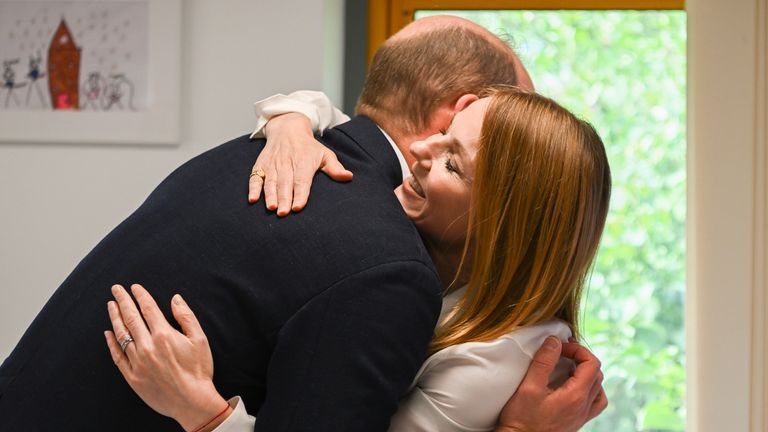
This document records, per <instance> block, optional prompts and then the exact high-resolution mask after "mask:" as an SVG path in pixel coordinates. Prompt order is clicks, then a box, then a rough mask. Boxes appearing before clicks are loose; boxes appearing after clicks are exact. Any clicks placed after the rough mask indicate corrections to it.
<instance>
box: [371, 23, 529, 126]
mask: <svg viewBox="0 0 768 432" xmlns="http://www.w3.org/2000/svg"><path fill="white" fill-rule="evenodd" d="M491 37H492V36H491V35H490V34H489V35H483V34H481V33H480V32H479V31H476V30H472V29H467V28H464V27H461V26H449V27H443V28H438V29H434V30H429V31H425V32H423V33H421V34H418V35H415V36H406V37H399V38H394V39H390V40H388V41H387V42H385V43H384V44H383V45H382V46H381V47H380V48H379V49H378V50H377V51H376V54H375V55H374V57H373V61H372V62H371V65H370V68H369V70H368V75H367V77H366V81H365V84H364V86H363V91H362V93H361V95H360V99H359V100H358V102H357V108H356V111H357V113H358V114H363V115H366V116H368V117H370V118H372V119H373V120H374V121H376V122H377V123H378V124H379V125H382V126H384V127H385V128H386V127H391V128H393V129H395V130H398V131H400V132H402V133H413V134H415V133H420V132H423V131H425V130H426V129H427V128H428V127H429V124H430V120H431V118H432V115H433V113H434V112H435V110H436V109H437V107H439V106H440V105H442V104H443V103H445V102H450V101H452V100H454V99H456V98H458V97H459V96H461V95H462V94H468V93H471V94H479V93H480V92H481V91H482V90H483V89H485V88H486V87H488V86H490V85H493V84H508V85H516V84H517V76H516V74H515V59H514V55H513V53H512V50H511V48H508V47H506V46H505V45H504V43H503V42H502V41H501V40H499V41H498V43H494V42H493V40H492V39H491Z"/></svg>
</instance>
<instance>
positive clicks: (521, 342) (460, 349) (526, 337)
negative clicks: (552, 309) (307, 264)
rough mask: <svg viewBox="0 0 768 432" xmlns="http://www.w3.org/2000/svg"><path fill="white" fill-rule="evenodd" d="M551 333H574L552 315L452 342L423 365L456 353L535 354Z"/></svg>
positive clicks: (561, 336)
mask: <svg viewBox="0 0 768 432" xmlns="http://www.w3.org/2000/svg"><path fill="white" fill-rule="evenodd" d="M550 335H553V336H557V337H558V338H559V339H560V340H562V341H567V340H568V338H569V337H570V336H571V329H570V327H569V326H568V324H566V323H565V322H563V321H561V320H558V319H551V320H548V321H544V322H542V323H539V324H536V325H532V326H527V327H520V328H517V329H514V330H512V331H510V332H509V333H506V334H504V335H502V336H499V337H498V338H496V339H492V340H489V341H483V342H466V343H462V344H457V345H453V346H450V347H448V348H445V349H443V350H440V351H439V352H437V353H435V354H433V355H432V356H430V357H429V358H428V359H427V361H426V362H424V366H425V368H426V367H428V366H430V365H433V366H434V365H436V364H438V363H441V362H443V361H446V360H448V359H450V358H453V357H477V356H484V357H486V359H487V360H493V359H497V358H498V359H499V360H505V359H508V355H509V354H510V353H511V352H516V353H519V354H523V355H524V356H526V357H528V358H533V355H534V354H535V353H536V351H537V350H538V349H539V347H541V344H542V343H544V339H546V338H547V336H550ZM488 356H490V357H488Z"/></svg>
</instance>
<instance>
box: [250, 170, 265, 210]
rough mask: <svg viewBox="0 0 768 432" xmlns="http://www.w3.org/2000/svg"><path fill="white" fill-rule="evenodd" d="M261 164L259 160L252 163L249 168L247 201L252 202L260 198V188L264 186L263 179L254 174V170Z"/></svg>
mask: <svg viewBox="0 0 768 432" xmlns="http://www.w3.org/2000/svg"><path fill="white" fill-rule="evenodd" d="M260 166H261V165H260V164H259V160H258V159H257V160H256V163H255V164H254V165H253V169H252V170H251V178H250V179H249V180H248V202H249V203H251V204H253V203H255V202H256V201H258V200H259V198H261V189H262V188H263V187H264V179H263V178H261V176H258V175H255V174H254V173H255V172H256V170H259V169H261V168H259V167H260Z"/></svg>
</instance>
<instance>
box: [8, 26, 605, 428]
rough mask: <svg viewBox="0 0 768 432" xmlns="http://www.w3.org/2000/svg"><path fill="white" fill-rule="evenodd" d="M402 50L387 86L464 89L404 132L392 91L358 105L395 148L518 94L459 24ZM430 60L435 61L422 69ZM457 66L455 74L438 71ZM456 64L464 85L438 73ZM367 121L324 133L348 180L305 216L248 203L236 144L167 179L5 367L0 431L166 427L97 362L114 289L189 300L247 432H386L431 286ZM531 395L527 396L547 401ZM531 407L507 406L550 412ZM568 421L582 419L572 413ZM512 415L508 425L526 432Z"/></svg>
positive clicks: (390, 156)
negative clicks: (495, 88) (502, 87)
mask: <svg viewBox="0 0 768 432" xmlns="http://www.w3.org/2000/svg"><path fill="white" fill-rule="evenodd" d="M409 32H410V33H409ZM430 36H431V37H432V39H430ZM398 37H399V38H400V40H398V39H395V42H396V43H393V44H390V46H389V48H391V49H392V50H394V52H392V53H391V56H390V57H391V58H393V59H405V60H406V61H407V63H403V64H401V65H400V66H401V67H396V68H394V69H387V71H390V73H391V72H394V71H395V70H398V71H403V75H402V76H401V77H400V78H398V81H399V80H410V82H411V83H412V84H413V85H414V86H417V85H419V83H421V82H425V83H427V82H436V83H444V82H446V81H445V80H448V82H450V81H456V82H458V84H457V85H458V88H456V89H452V88H451V89H450V91H447V92H445V93H446V94H445V95H444V96H442V95H441V97H440V100H439V101H438V102H437V103H433V102H432V101H431V100H430V99H422V101H421V104H422V105H417V108H416V109H418V110H427V111H424V112H427V113H428V115H425V116H423V117H421V118H419V117H413V118H411V119H403V118H402V116H397V115H394V116H389V114H390V112H388V111H387V110H391V108H392V106H391V103H387V102H385V101H389V102H391V97H390V96H389V95H388V94H389V93H388V92H389V91H390V89H388V88H386V87H383V88H379V89H376V88H372V89H367V90H368V92H367V93H366V91H365V90H364V93H363V95H364V96H363V99H362V100H370V101H372V102H371V105H370V108H367V112H366V111H365V110H366V109H364V108H361V112H366V114H368V115H369V116H370V117H371V119H374V120H375V121H376V123H378V124H379V126H381V127H382V128H383V130H384V131H386V132H387V133H388V134H389V135H390V136H391V137H392V138H393V139H394V142H395V143H396V144H397V146H398V148H401V149H403V148H405V145H407V143H409V142H411V141H412V140H414V139H418V138H420V137H422V136H426V135H430V134H432V133H434V132H435V131H436V130H439V129H440V128H444V127H446V125H447V124H448V123H449V122H450V118H451V117H452V116H453V114H455V112H457V111H459V110H461V109H463V108H464V106H465V105H466V104H467V103H468V101H467V100H466V99H462V98H461V97H460V96H459V95H461V94H468V93H475V92H477V91H479V89H480V88H482V87H484V86H485V85H487V84H491V83H499V82H506V83H510V84H514V83H515V82H516V81H517V80H516V79H515V77H516V74H515V73H514V70H515V67H516V65H517V64H518V63H519V62H517V61H516V60H515V58H514V57H513V56H511V51H509V50H508V49H503V48H502V47H500V46H499V45H498V44H496V43H495V42H493V40H492V39H491V38H489V37H487V35H484V34H482V33H480V32H478V31H477V30H476V29H472V28H470V27H469V26H467V25H456V24H453V25H450V24H449V23H447V22H445V21H443V22H441V20H440V19H435V20H428V21H425V22H423V23H418V24H415V25H414V26H412V27H410V28H409V29H407V30H406V31H405V33H403V34H401V35H400V36H398ZM441 42H442V43H441ZM432 45H439V46H440V48H439V49H436V50H435V53H434V54H433V55H427V54H426V53H427V52H431V51H432ZM425 48H429V49H426V50H425ZM448 54H450V55H448ZM451 55H458V56H459V61H458V62H457V61H449V62H446V61H445V60H446V59H449V58H450V57H451ZM380 63H381V62H380ZM385 63H386V62H385ZM409 63H410V64H409ZM457 64H462V65H464V66H466V67H468V69H466V70H463V71H462V72H460V73H464V74H465V75H463V76H464V77H471V78H470V79H469V80H468V81H465V80H464V78H462V79H455V77H453V75H454V74H456V73H457V72H456V70H453V71H452V72H451V71H449V70H448V69H447V68H452V67H458V65H457ZM379 67H387V65H386V64H380V66H379ZM407 70H411V73H407ZM371 74H372V76H373V75H375V69H374V68H373V67H372V72H371ZM433 77H435V78H434V79H433ZM377 82H380V81H377V80H373V81H371V84H372V85H375V84H376V83H377ZM406 87H408V86H406ZM427 90H428V89H427ZM441 93H443V91H442V90H441ZM366 94H368V95H369V96H370V97H368V98H366V97H365V95H366ZM391 94H395V95H397V97H401V96H402V94H400V93H397V92H395V93H391ZM409 97H410V98H411V99H413V93H411V95H410V96H409ZM377 110H381V111H377ZM394 114H397V113H396V112H395V113H394ZM376 123H374V122H372V121H371V120H370V119H368V118H366V117H358V118H356V119H354V120H352V121H350V122H348V123H347V124H345V125H342V126H339V127H337V128H334V129H332V130H329V131H327V132H326V133H325V136H324V137H323V142H324V143H325V144H326V145H328V146H329V147H330V148H332V149H333V150H334V151H335V152H336V153H337V154H338V155H339V157H340V158H341V160H342V161H343V162H344V163H345V165H346V166H347V167H348V168H350V169H351V170H352V171H353V172H354V173H355V181H353V182H352V183H348V184H339V183H334V182H333V181H331V180H329V179H327V178H325V177H318V178H317V179H316V180H315V186H314V188H313V200H314V201H313V204H312V206H311V207H308V208H307V209H305V210H304V211H303V212H302V213H301V214H300V215H297V216H294V217H291V218H284V219H278V218H276V217H275V216H274V215H273V214H271V213H269V212H267V211H265V210H264V209H262V208H260V207H258V206H249V205H248V204H247V202H246V201H245V200H244V199H243V197H244V196H245V184H244V183H243V179H244V178H246V177H247V176H248V173H249V172H250V171H251V170H250V164H251V163H252V161H253V160H254V159H256V157H257V155H258V154H259V149H260V148H261V145H254V144H253V143H251V142H249V140H248V138H247V136H244V137H241V138H238V139H235V140H233V141H231V142H229V143H226V144H223V145H221V146H219V147H217V148H215V149H213V150H211V151H209V152H207V153H204V154H203V155H200V156H198V157H197V158H195V159H193V160H191V161H190V162H188V163H186V164H185V165H183V166H182V167H180V168H179V169H177V170H176V171H175V172H174V173H172V174H171V175H170V176H169V177H168V178H167V179H166V180H165V181H163V183H161V184H160V186H158V188H157V189H156V190H155V191H154V192H153V193H152V194H151V195H150V196H149V198H148V199H147V201H146V202H145V203H144V204H143V205H142V206H141V207H140V208H139V209H138V210H137V211H136V212H135V213H134V214H133V215H131V216H130V217H129V218H128V219H126V220H125V221H124V222H123V223H121V224H120V225H119V226H118V227H117V228H116V229H115V230H114V231H113V232H111V233H110V234H109V235H108V236H107V237H106V238H105V239H104V240H103V241H102V242H100V243H99V245H97V246H96V248H95V249H94V250H93V251H92V252H91V253H90V254H89V255H88V256H87V257H86V258H85V259H84V260H83V261H82V262H81V263H80V264H79V265H78V267H77V268H76V269H75V270H74V272H73V273H72V274H71V275H70V276H69V277H68V278H67V280H66V281H65V282H64V283H63V284H62V286H61V287H59V289H58V290H57V291H56V293H55V294H54V295H53V297H52V298H51V299H50V300H49V302H48V303H47V304H46V306H45V307H44V309H43V310H42V311H41V313H40V314H39V315H38V317H37V318H36V319H35V321H34V322H33V324H32V326H31V327H30V328H29V329H28V330H27V332H26V334H25V335H24V337H23V338H22V340H21V341H20V343H19V345H18V346H17V347H16V349H15V350H14V351H13V353H12V354H11V356H10V357H9V358H8V359H7V360H6V361H5V363H4V364H3V366H2V367H0V430H3V431H17V430H19V431H21V430H23V431H39V430H78V431H87V430H94V431H95V430H114V431H120V430H173V429H174V428H175V426H174V425H173V422H171V421H170V420H168V419H166V418H163V417H162V416H160V415H158V414H156V413H154V412H153V411H151V410H150V409H149V408H147V407H146V406H145V405H144V404H143V403H142V402H141V400H140V399H139V398H138V397H137V396H136V395H135V394H134V393H133V392H132V391H131V389H130V388H129V387H128V386H127V385H126V384H125V382H124V381H123V380H122V377H121V376H120V374H119V372H118V370H117V368H115V367H114V365H113V364H112V361H111V360H110V357H109V354H108V352H107V350H106V349H105V348H104V339H103V337H102V335H101V333H102V331H103V330H105V329H107V328H109V321H108V319H107V317H106V315H105V314H104V313H103V310H104V306H105V305H106V303H107V301H108V300H109V299H110V298H111V296H110V291H109V287H110V286H111V285H112V284H113V283H123V284H126V285H127V284H129V283H131V282H140V283H142V284H143V285H144V286H146V287H148V288H149V289H150V290H151V292H152V294H153V295H154V296H155V298H157V299H158V303H160V304H162V305H168V304H169V303H170V298H171V295H172V294H173V293H177V292H178V293H180V294H181V295H182V296H183V297H184V298H185V299H186V300H187V302H188V303H189V304H190V306H191V307H192V308H193V309H194V310H195V311H196V313H197V315H198V319H199V321H200V323H201V324H202V327H203V328H204V329H205V331H206V333H207V334H208V338H209V341H210V342H211V349H212V352H213V358H214V359H215V362H216V376H215V378H214V382H215V384H216V387H217V389H219V391H220V392H221V393H222V394H224V395H235V394H237V395H240V396H242V397H243V399H244V401H245V403H246V405H247V406H248V407H252V408H251V409H255V408H256V407H260V408H259V409H258V419H257V423H256V428H257V430H265V431H288V430H290V431H303V430H312V431H342V430H356V431H357V430H365V431H376V430H385V429H386V428H387V425H388V422H389V417H390V416H391V414H392V413H393V412H394V410H395V409H396V407H397V401H398V398H399V397H400V395H402V393H403V392H404V390H405V389H406V388H407V386H408V385H409V384H410V381H411V379H412V377H413V376H414V374H415V372H416V370H417V369H418V368H419V366H420V365H421V362H422V361H423V359H424V355H425V351H426V347H427V344H428V341H429V339H430V337H431V335H432V330H433V327H434V325H435V321H436V318H437V315H438V312H439V307H440V297H441V284H440V281H439V279H438V276H437V273H436V271H435V269H434V267H433V265H432V263H431V262H430V260H429V257H428V255H427V253H426V251H425V249H424V246H423V244H422V243H421V241H420V238H419V235H418V233H417V232H416V230H415V229H414V227H413V226H412V225H411V223H410V222H409V221H408V220H407V218H406V217H405V215H404V214H403V212H402V210H401V208H400V205H399V203H398V202H397V200H396V199H395V197H394V195H393V194H392V190H393V189H394V187H395V186H396V185H397V184H398V183H400V181H401V180H402V172H401V170H400V168H399V166H400V165H399V163H398V156H397V154H396V151H394V150H393V148H392V147H391V146H390V144H389V142H388V141H387V138H386V137H385V135H384V134H383V133H382V132H381V130H379V129H378V128H377V126H376ZM164 312H165V314H166V316H167V315H168V311H167V309H166V310H164ZM117 336H118V338H120V339H123V337H124V336H125V335H117ZM126 341H127V339H126ZM126 343H128V345H124V346H123V348H124V349H125V348H128V349H129V350H132V349H141V348H142V347H137V346H135V345H136V344H135V343H130V342H126ZM550 352H553V351H550ZM538 376H539V377H541V376H542V374H538ZM537 382H538V385H528V387H530V388H531V389H532V390H529V391H527V392H526V391H524V392H522V394H523V396H525V394H529V395H530V394H534V393H535V394H538V395H539V396H541V397H542V398H544V396H546V393H547V392H546V390H545V385H544V384H543V383H541V382H540V380H539V381H537ZM590 384H591V383H590ZM598 384H599V383H598ZM521 388H522V386H521ZM574 394H575V395H576V396H578V398H581V399H583V400H584V401H586V400H588V399H589V397H587V396H585V395H584V394H582V393H579V392H576V393H574ZM574 394H571V395H572V396H573V395H574ZM193 396H194V395H190V397H193ZM578 398H575V397H574V398H572V399H578ZM532 399H533V398H532V397H528V400H527V402H526V403H527V404H528V405H526V403H523V404H517V405H516V404H515V402H511V406H512V407H513V408H514V407H517V408H518V409H517V411H518V412H523V411H525V409H524V408H520V407H527V406H530V404H531V403H533V404H534V406H537V407H541V406H547V405H546V404H544V403H539V402H540V401H535V400H534V401H533V402H532ZM550 401H551V400H550ZM550 407H557V408H563V407H566V408H570V407H568V406H567V404H566V405H558V404H554V405H552V404H550ZM209 408H210V409H212V410H218V409H219V408H220V407H218V406H211V407H209ZM577 411H578V412H580V413H583V412H588V411H589V410H587V411H584V410H583V409H582V410H580V411H579V410H578V409H573V410H568V411H567V412H577ZM203 414H204V415H205V416H206V417H207V416H208V414H207V413H203ZM213 414H215V413H213ZM583 417H584V416H583V415H582V416H581V417H580V420H577V421H570V422H569V423H570V425H571V426H574V427H579V426H580V425H581V423H583V421H584V420H585V418H583ZM201 418H203V417H202V415H201ZM524 418H525V415H523V414H520V415H519V416H516V417H515V419H516V420H515V421H516V422H518V423H512V422H506V421H505V423H504V424H503V425H502V426H503V427H511V428H517V429H511V430H520V429H519V428H520V427H521V426H522V427H528V428H531V427H538V424H535V425H534V426H531V423H525V421H523V420H521V419H524ZM539 418H541V416H539ZM574 423H577V424H574ZM555 427H559V426H557V425H556V426H555Z"/></svg>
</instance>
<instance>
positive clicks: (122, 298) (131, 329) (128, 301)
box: [112, 285, 150, 358]
mask: <svg viewBox="0 0 768 432" xmlns="http://www.w3.org/2000/svg"><path fill="white" fill-rule="evenodd" d="M112 295H113V296H114V297H115V300H117V306H118V309H119V312H120V318H122V319H121V322H122V323H123V324H124V325H125V328H126V329H127V330H128V334H130V335H131V337H133V340H134V341H135V342H136V344H137V345H139V346H142V345H145V344H147V343H149V340H150V334H149V330H148V329H147V326H146V325H145V324H144V319H142V318H141V314H140V313H139V310H138V309H137V308H136V304H135V303H134V302H133V299H132V298H131V296H130V295H129V294H128V292H127V291H126V290H125V288H123V287H122V286H120V285H113V286H112ZM113 325H114V321H113ZM118 331H119V330H118V329H115V334H116V335H117V337H118V338H122V337H123V336H122V335H121V334H120V333H118ZM129 358H130V356H129Z"/></svg>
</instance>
